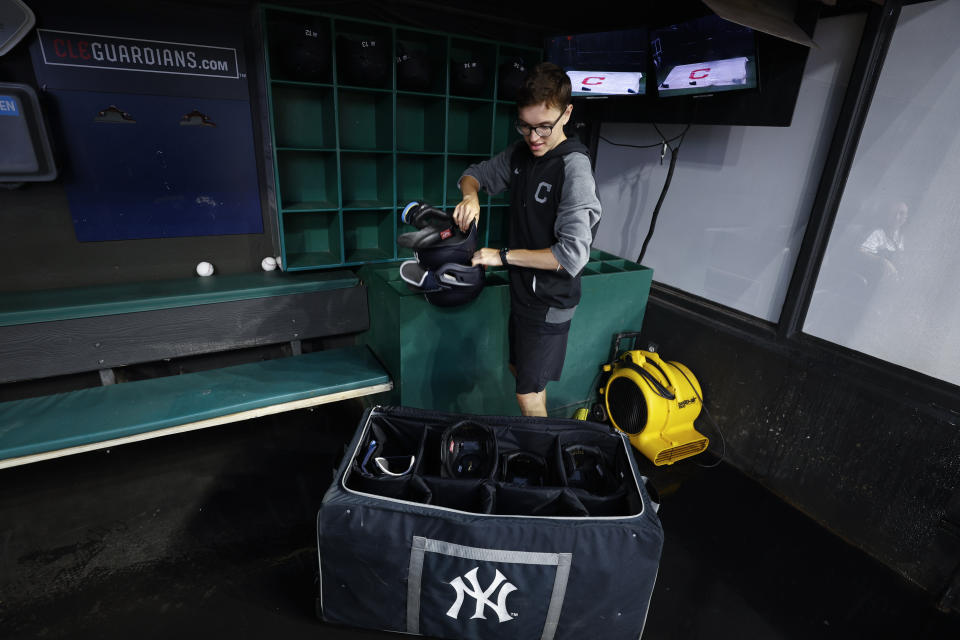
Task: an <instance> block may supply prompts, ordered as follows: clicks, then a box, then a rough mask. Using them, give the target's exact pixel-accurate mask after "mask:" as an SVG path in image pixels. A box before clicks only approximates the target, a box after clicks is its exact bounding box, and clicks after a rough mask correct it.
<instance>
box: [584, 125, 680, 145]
mask: <svg viewBox="0 0 960 640" xmlns="http://www.w3.org/2000/svg"><path fill="white" fill-rule="evenodd" d="M688 126H689V125H688ZM682 137H683V134H682V133H681V134H680V135H678V136H674V137H673V138H670V139H669V140H667V142H673V141H674V140H679V139H681V138H682ZM599 138H600V139H601V140H603V141H604V142H606V143H607V144H610V145H613V146H615V147H629V148H630V149H653V148H656V147H662V146H663V141H661V142H655V143H654V144H627V143H625V142H614V141H613V140H609V139H607V138H604V137H603V136H599Z"/></svg>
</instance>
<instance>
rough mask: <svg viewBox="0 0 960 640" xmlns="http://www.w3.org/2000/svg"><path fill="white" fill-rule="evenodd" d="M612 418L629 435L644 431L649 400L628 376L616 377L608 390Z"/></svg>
mask: <svg viewBox="0 0 960 640" xmlns="http://www.w3.org/2000/svg"><path fill="white" fill-rule="evenodd" d="M607 401H608V402H609V403H610V419H611V420H612V421H613V424H614V425H616V426H617V427H618V428H619V429H620V430H621V431H623V432H624V433H626V434H627V435H634V434H637V433H640V432H641V431H643V428H644V427H645V426H646V425H647V401H646V400H645V399H644V397H643V392H642V391H641V390H640V387H638V386H637V385H636V383H634V382H633V381H632V380H630V379H628V378H616V379H614V380H613V381H612V382H611V383H610V389H609V390H608V391H607Z"/></svg>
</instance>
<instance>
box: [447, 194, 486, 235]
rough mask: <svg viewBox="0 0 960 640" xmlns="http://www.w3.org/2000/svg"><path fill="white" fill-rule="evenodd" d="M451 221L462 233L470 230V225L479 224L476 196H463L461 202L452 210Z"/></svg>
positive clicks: (478, 201) (478, 203)
mask: <svg viewBox="0 0 960 640" xmlns="http://www.w3.org/2000/svg"><path fill="white" fill-rule="evenodd" d="M453 221H454V222H456V223H457V226H458V227H460V231H463V232H464V233H466V232H467V231H468V230H469V229H470V224H471V223H473V222H476V223H477V224H478V225H479V224H480V199H479V198H478V197H477V195H476V194H469V195H465V196H463V200H461V201H460V203H459V204H458V205H457V206H456V208H455V209H454V210H453Z"/></svg>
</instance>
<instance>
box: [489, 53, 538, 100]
mask: <svg viewBox="0 0 960 640" xmlns="http://www.w3.org/2000/svg"><path fill="white" fill-rule="evenodd" d="M539 61H540V56H539V55H535V54H534V53H533V52H532V51H530V50H529V49H518V48H511V47H500V49H499V51H498V54H497V99H498V100H504V101H507V102H511V103H512V102H515V101H516V99H517V92H518V91H519V89H520V87H522V86H523V80H524V78H525V77H526V74H527V72H528V71H530V70H531V69H533V67H534V66H535V65H536V64H537V63H538V62H539Z"/></svg>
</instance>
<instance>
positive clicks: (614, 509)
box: [347, 410, 643, 517]
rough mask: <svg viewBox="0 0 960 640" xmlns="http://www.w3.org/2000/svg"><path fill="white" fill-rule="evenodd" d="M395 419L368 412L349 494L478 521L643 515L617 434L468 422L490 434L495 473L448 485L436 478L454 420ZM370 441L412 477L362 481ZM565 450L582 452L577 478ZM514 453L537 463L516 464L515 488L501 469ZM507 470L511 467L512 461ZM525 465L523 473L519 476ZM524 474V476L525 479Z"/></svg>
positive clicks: (496, 420)
mask: <svg viewBox="0 0 960 640" xmlns="http://www.w3.org/2000/svg"><path fill="white" fill-rule="evenodd" d="M399 413H400V415H393V412H387V413H386V414H384V413H381V412H380V411H377V410H374V411H373V413H372V415H371V422H370V430H369V432H368V433H367V434H366V436H365V441H364V443H363V446H361V447H360V448H359V449H358V450H357V457H356V459H355V460H353V462H352V466H353V469H352V472H351V473H350V474H349V476H348V478H347V486H348V488H350V489H354V490H357V491H360V492H363V493H370V494H374V495H379V496H383V497H386V498H394V499H400V500H408V501H411V502H418V503H421V504H429V505H435V506H440V507H447V508H452V509H457V510H460V511H464V512H468V513H479V514H499V515H529V516H556V517H563V516H566V517H577V516H579V517H589V516H595V517H602V516H627V515H633V514H637V513H640V512H642V510H643V499H642V497H641V496H640V495H639V494H637V492H636V491H635V490H634V489H633V478H632V474H631V472H630V469H631V466H630V462H631V461H630V460H628V459H627V456H628V455H629V453H628V452H626V451H625V449H624V446H623V439H622V438H620V437H617V436H616V434H612V433H610V432H604V431H599V430H597V429H594V428H578V427H577V424H576V423H575V422H573V421H564V420H561V421H560V422H562V423H564V424H563V426H564V429H563V430H558V431H554V432H548V431H544V429H543V424H542V423H539V424H538V423H537V422H529V421H528V422H521V423H519V424H504V421H505V420H509V418H503V417H499V418H498V417H493V416H473V417H472V418H471V421H473V422H477V423H480V424H484V425H487V426H490V427H491V428H492V430H493V432H494V434H495V435H496V444H497V446H496V449H497V450H498V456H497V458H498V459H497V460H496V461H495V463H494V465H493V466H494V468H495V470H496V473H495V475H493V476H492V477H489V478H486V477H485V478H448V477H444V472H443V463H442V460H443V451H442V448H443V436H444V433H445V431H446V429H448V428H449V427H450V426H452V425H453V424H456V423H457V422H459V420H458V421H456V422H451V421H450V417H449V415H448V416H447V419H446V420H445V421H441V420H436V419H432V417H431V416H430V415H428V416H427V417H426V418H425V417H423V416H417V417H416V419H415V418H414V417H413V416H412V415H411V416H408V415H405V414H404V412H402V411H401V412H399ZM487 418H493V419H491V420H489V421H488V420H487ZM571 422H573V423H572V424H568V423H571ZM371 440H376V441H377V443H378V446H377V448H376V451H377V453H376V455H378V456H384V457H405V456H411V455H412V456H415V458H416V459H415V461H414V467H413V470H412V471H411V472H410V473H409V474H406V475H403V476H400V477H393V476H389V475H379V476H375V475H371V474H369V473H364V472H363V470H362V469H361V468H360V467H361V462H362V458H363V456H365V455H366V452H367V451H368V448H369V443H370V441H371ZM570 445H583V446H584V448H585V449H587V451H586V452H584V451H583V450H576V455H583V456H586V457H584V458H578V459H577V460H580V461H586V462H587V464H586V465H585V466H582V467H578V469H579V472H578V473H575V471H577V469H568V466H569V465H568V462H570V461H571V460H572V459H573V458H572V455H573V454H568V455H565V453H564V450H565V449H566V448H567V447H568V446H570ZM598 451H599V453H600V459H601V467H602V470H601V472H597V471H596V470H595V465H594V464H593V459H592V458H591V457H590V456H591V455H593V456H594V457H595V454H596V452H598ZM513 452H526V453H530V454H534V455H535V456H536V457H538V458H542V463H541V462H535V464H533V465H532V467H531V466H530V465H531V463H530V461H529V460H526V461H524V460H521V461H520V463H521V466H519V467H517V466H514V467H513V468H512V470H513V471H515V472H516V473H515V474H511V477H513V478H515V479H516V480H515V481H514V482H505V481H504V478H505V476H504V473H503V471H504V469H503V463H504V460H505V459H506V458H505V456H506V455H509V454H511V453H513ZM511 462H512V463H514V464H516V463H517V461H516V459H512V460H511ZM524 463H525V464H527V465H528V467H527V469H526V470H524V469H523V467H522V464H524ZM541 464H545V465H546V471H545V474H544V475H542V476H538V475H537V472H539V470H540V469H541V468H542V467H541V466H540V465H541ZM368 467H369V463H368ZM531 468H532V469H534V471H531V470H530V469H531ZM524 471H526V473H529V474H530V475H526V476H525V475H524ZM541 478H542V482H543V485H542V486H541V485H535V484H532V483H539V482H540V481H541ZM568 478H569V480H568ZM598 478H599V480H598Z"/></svg>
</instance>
